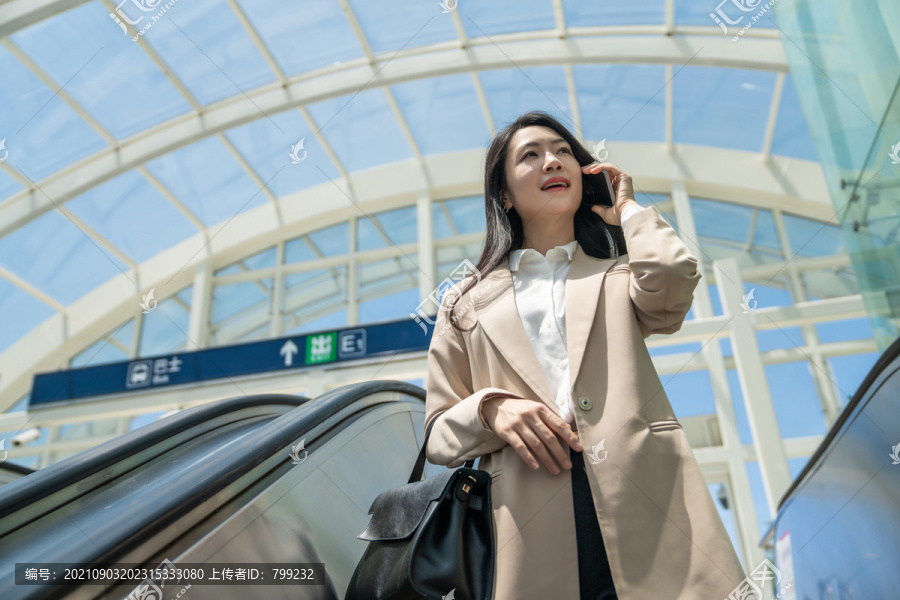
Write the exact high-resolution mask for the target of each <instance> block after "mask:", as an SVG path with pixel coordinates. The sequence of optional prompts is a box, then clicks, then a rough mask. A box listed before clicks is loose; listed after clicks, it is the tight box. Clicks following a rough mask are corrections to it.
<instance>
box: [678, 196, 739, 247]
mask: <svg viewBox="0 0 900 600" xmlns="http://www.w3.org/2000/svg"><path fill="white" fill-rule="evenodd" d="M690 205H691V213H692V214H693V215H694V225H695V227H696V228H697V235H699V236H701V237H702V236H706V237H714V238H722V239H725V240H731V241H733V242H739V243H741V244H743V243H746V242H747V239H748V238H749V237H750V219H751V217H752V214H753V209H751V208H749V207H746V206H740V205H737V204H730V203H728V202H716V201H715V200H704V199H701V198H694V197H691V198H690Z"/></svg>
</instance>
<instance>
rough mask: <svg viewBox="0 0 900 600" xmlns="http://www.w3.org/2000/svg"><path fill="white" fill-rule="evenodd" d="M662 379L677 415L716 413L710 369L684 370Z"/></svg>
mask: <svg viewBox="0 0 900 600" xmlns="http://www.w3.org/2000/svg"><path fill="white" fill-rule="evenodd" d="M660 379H661V380H662V382H663V389H664V390H665V393H666V396H667V397H668V398H669V403H670V404H671V405H672V410H674V411H675V416H676V417H678V418H682V417H691V416H696V415H713V414H716V403H715V400H714V398H713V392H712V383H710V379H709V372H708V371H682V372H680V373H677V374H666V375H660Z"/></svg>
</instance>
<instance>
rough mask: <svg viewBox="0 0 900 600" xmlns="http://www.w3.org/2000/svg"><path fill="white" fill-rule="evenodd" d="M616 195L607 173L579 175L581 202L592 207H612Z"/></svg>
mask: <svg viewBox="0 0 900 600" xmlns="http://www.w3.org/2000/svg"><path fill="white" fill-rule="evenodd" d="M615 198H616V193H615V192H614V191H613V187H612V180H610V178H609V173H608V172H607V171H601V172H600V173H592V174H588V173H582V174H581V201H582V202H583V203H584V204H587V205H589V206H593V205H594V204H600V205H601V206H612V205H613V204H615Z"/></svg>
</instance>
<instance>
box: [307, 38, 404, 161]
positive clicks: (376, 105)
mask: <svg viewBox="0 0 900 600" xmlns="http://www.w3.org/2000/svg"><path fill="white" fill-rule="evenodd" d="M303 29H304V30H306V29H307V27H304V28H303ZM307 108H308V109H309V112H310V114H312V117H313V120H314V121H315V122H316V124H317V126H318V127H319V128H321V130H322V133H323V135H324V136H325V138H326V139H327V140H328V143H329V144H330V145H331V148H332V150H334V153H335V154H336V155H337V157H338V159H339V160H340V161H341V163H342V164H343V165H344V167H345V168H346V169H347V170H348V171H351V172H353V171H360V170H362V169H368V168H370V167H376V166H378V165H382V164H385V163H391V162H396V161H400V160H404V159H407V158H412V157H413V153H412V148H410V147H409V144H408V143H407V142H406V138H405V137H403V133H402V131H401V130H400V124H399V123H397V118H396V117H395V116H394V111H393V110H392V109H391V107H390V105H389V104H388V101H387V97H386V96H385V95H384V90H382V89H369V90H365V91H362V92H359V93H356V94H348V95H346V96H340V97H338V98H329V99H328V100H323V101H321V102H317V103H315V104H310V105H308V106H307Z"/></svg>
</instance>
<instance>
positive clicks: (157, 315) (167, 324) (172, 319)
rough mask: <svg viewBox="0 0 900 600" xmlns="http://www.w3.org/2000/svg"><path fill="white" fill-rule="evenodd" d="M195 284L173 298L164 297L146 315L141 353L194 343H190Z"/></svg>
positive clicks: (155, 351)
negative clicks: (189, 328)
mask: <svg viewBox="0 0 900 600" xmlns="http://www.w3.org/2000/svg"><path fill="white" fill-rule="evenodd" d="M192 295H193V286H191V287H190V288H187V289H186V290H183V291H182V292H180V293H179V294H178V295H177V296H175V297H173V298H166V299H165V300H163V301H161V302H160V303H159V304H158V305H157V306H156V308H155V309H154V310H153V312H150V313H148V314H146V315H144V319H143V324H142V326H141V342H140V348H139V350H138V353H139V355H140V356H154V355H158V354H169V353H171V352H174V351H177V350H182V349H184V348H188V347H189V346H192V344H191V345H189V344H188V326H189V325H188V324H189V323H190V320H191V296H192Z"/></svg>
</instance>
